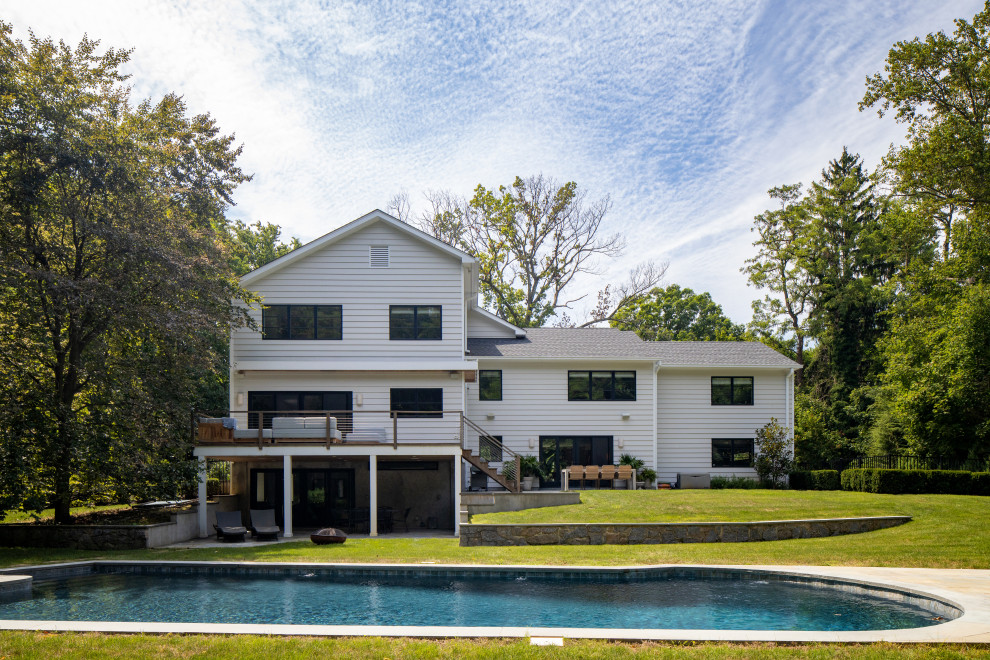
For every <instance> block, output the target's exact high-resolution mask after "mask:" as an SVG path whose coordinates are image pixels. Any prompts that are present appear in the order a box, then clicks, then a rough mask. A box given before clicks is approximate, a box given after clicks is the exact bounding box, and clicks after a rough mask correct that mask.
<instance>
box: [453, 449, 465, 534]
mask: <svg viewBox="0 0 990 660" xmlns="http://www.w3.org/2000/svg"><path fill="white" fill-rule="evenodd" d="M463 479H464V478H463V477H462V476H461V457H460V456H455V457H454V536H455V537H458V536H460V535H461V486H463V484H464V481H463Z"/></svg>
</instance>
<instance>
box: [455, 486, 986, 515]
mask: <svg viewBox="0 0 990 660" xmlns="http://www.w3.org/2000/svg"><path fill="white" fill-rule="evenodd" d="M952 497H955V496H950V495H913V496H907V495H873V494H870V493H852V492H846V491H829V492H822V491H805V490H731V489H730V490H640V491H628V490H619V491H613V490H585V491H581V504H572V505H569V506H549V507H544V508H542V509H527V510H525V511H512V512H506V513H487V514H483V515H479V516H475V517H474V518H473V519H472V522H486V523H562V522H581V523H592V522H595V523H601V522H630V523H632V522H699V521H726V522H730V521H732V522H734V521H746V520H794V519H798V518H843V517H854V516H891V515H914V514H915V512H919V511H922V510H924V512H925V513H926V514H927V513H928V512H930V511H932V510H934V509H938V508H942V507H944V506H945V505H946V503H947V502H948V503H949V506H951V507H953V508H955V507H956V506H961V507H962V508H966V507H967V506H979V503H981V502H982V503H983V506H984V508H983V511H990V498H986V497H985V498H982V500H981V498H978V497H971V498H968V497H965V498H959V497H956V499H955V500H951V499H947V498H952Z"/></svg>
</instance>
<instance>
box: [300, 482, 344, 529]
mask: <svg viewBox="0 0 990 660" xmlns="http://www.w3.org/2000/svg"><path fill="white" fill-rule="evenodd" d="M292 478H293V481H294V488H293V493H292V520H293V524H294V525H297V526H299V527H341V526H343V525H345V524H347V515H348V512H349V511H350V510H351V509H353V508H354V470H345V469H313V468H300V469H298V470H293V471H292Z"/></svg>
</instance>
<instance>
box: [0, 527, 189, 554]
mask: <svg viewBox="0 0 990 660" xmlns="http://www.w3.org/2000/svg"><path fill="white" fill-rule="evenodd" d="M161 524H162V525H171V524H172V523H161ZM154 526H155V525H32V524H24V525H19V524H12V525H2V526H0V546H4V547H8V548H17V547H23V548H76V549H77V550H137V549H140V548H147V547H148V533H149V529H150V528H151V527H154Z"/></svg>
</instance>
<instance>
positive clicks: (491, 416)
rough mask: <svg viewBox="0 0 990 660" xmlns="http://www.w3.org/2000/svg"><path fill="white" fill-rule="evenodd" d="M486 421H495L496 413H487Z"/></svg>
mask: <svg viewBox="0 0 990 660" xmlns="http://www.w3.org/2000/svg"><path fill="white" fill-rule="evenodd" d="M485 419H495V413H487V414H486V415H485Z"/></svg>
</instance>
